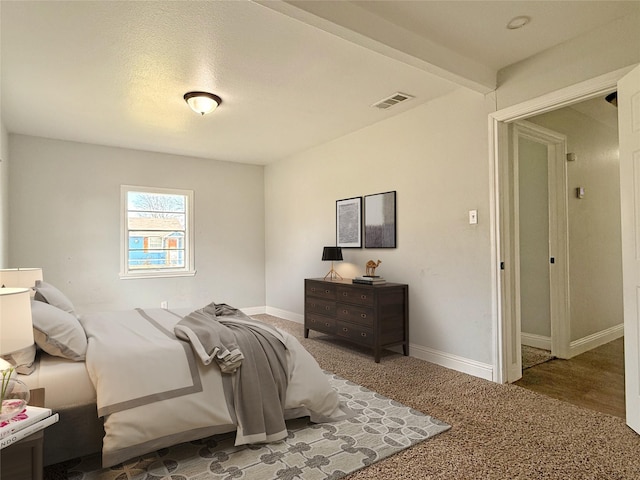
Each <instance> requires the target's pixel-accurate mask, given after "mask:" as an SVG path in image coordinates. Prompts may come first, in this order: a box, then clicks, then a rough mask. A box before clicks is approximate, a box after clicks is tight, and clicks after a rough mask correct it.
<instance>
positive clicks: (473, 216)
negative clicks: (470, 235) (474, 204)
mask: <svg viewBox="0 0 640 480" xmlns="http://www.w3.org/2000/svg"><path fill="white" fill-rule="evenodd" d="M477 223H478V210H469V225H476V224H477Z"/></svg>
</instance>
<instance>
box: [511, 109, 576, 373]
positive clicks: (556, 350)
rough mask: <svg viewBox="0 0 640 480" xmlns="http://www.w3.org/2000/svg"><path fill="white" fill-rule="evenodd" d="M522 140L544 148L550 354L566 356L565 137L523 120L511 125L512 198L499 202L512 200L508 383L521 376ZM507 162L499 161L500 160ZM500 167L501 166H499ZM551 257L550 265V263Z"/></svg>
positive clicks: (566, 202) (566, 214)
mask: <svg viewBox="0 0 640 480" xmlns="http://www.w3.org/2000/svg"><path fill="white" fill-rule="evenodd" d="M521 137H522V138H526V139H528V140H530V141H533V142H536V143H540V144H542V145H544V146H545V147H546V149H547V186H548V209H549V212H548V213H549V236H548V258H549V260H548V262H549V263H548V266H549V300H550V312H549V316H550V322H551V354H552V355H554V356H556V357H559V358H569V356H570V355H569V353H570V343H571V338H570V334H571V331H570V322H569V319H570V310H569V206H568V190H567V137H566V135H563V134H561V133H558V132H554V131H553V130H549V129H547V128H543V127H541V126H539V125H536V124H534V123H530V122H527V121H523V120H518V121H515V122H513V136H512V140H513V172H512V175H511V178H510V181H511V182H513V186H512V187H511V186H510V187H509V190H510V191H511V190H513V198H511V196H510V195H507V196H505V195H503V196H502V197H501V198H502V201H503V202H505V201H506V202H508V201H513V203H514V207H513V208H512V209H509V210H510V211H512V212H513V221H512V222H510V225H511V227H512V231H508V230H503V231H502V235H503V238H506V237H507V236H510V235H513V238H514V240H513V245H514V249H513V251H512V252H510V257H503V260H502V261H504V262H505V264H508V265H513V268H514V269H515V282H514V284H513V286H512V291H513V295H514V296H513V298H514V301H515V303H516V309H515V314H516V318H515V319H512V321H513V322H514V327H513V328H514V340H515V343H516V345H515V346H516V348H514V349H513V351H514V352H515V353H516V358H514V359H512V361H511V362H510V363H513V364H515V363H517V364H519V365H520V366H519V367H517V368H515V371H514V372H513V374H510V375H509V378H508V380H507V381H509V382H512V381H515V380H517V379H519V378H520V377H521V376H522V365H521V360H522V358H521V352H520V347H519V344H520V343H521V342H520V338H521V333H522V329H521V323H522V321H521V315H520V301H521V293H520V268H519V267H520V235H519V228H518V226H519V225H520V208H519V206H518V204H519V194H518V192H519V180H518V179H519V174H518V172H519V162H520V158H519V153H518V138H521ZM504 160H508V159H504V158H501V159H500V161H504ZM501 168H503V167H501ZM551 258H553V259H554V262H553V263H552V262H551V260H550V259H551Z"/></svg>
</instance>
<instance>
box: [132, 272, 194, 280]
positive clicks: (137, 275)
mask: <svg viewBox="0 0 640 480" xmlns="http://www.w3.org/2000/svg"><path fill="white" fill-rule="evenodd" d="M195 274H196V271H195V270H188V271H181V272H158V271H153V272H146V273H143V272H136V273H121V274H120V280H139V279H141V278H174V277H193V276H195Z"/></svg>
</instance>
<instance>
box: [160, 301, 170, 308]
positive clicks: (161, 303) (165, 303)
mask: <svg viewBox="0 0 640 480" xmlns="http://www.w3.org/2000/svg"><path fill="white" fill-rule="evenodd" d="M160 308H164V309H165V310H166V309H167V308H169V302H167V301H166V300H165V301H164V302H160Z"/></svg>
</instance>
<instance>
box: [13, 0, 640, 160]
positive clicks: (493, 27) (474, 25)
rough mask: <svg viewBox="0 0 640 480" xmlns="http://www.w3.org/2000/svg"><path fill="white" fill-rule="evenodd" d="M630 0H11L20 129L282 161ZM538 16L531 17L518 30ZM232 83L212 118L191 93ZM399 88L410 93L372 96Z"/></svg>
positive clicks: (477, 80) (491, 76) (626, 7)
mask: <svg viewBox="0 0 640 480" xmlns="http://www.w3.org/2000/svg"><path fill="white" fill-rule="evenodd" d="M638 12H640V2H638V1H633V2H619V1H573V2H570V1H567V2H565V1H539V2H530V1H497V2H493V1H483V0H477V1H346V0H345V1H302V2H298V1H290V2H280V1H273V0H265V1H199V2H196V1H186V2H165V1H150V2H135V1H124V2H120V1H96V2H83V1H62V2H60V1H42V2H36V1H6V0H4V1H2V2H0V15H1V17H0V21H1V24H0V25H1V37H0V40H1V42H2V43H1V49H0V54H1V62H2V63H1V67H2V71H1V77H0V78H1V88H2V90H1V101H2V104H1V111H2V121H3V123H4V125H5V127H6V128H7V130H8V131H9V132H10V133H19V134H25V135H35V136H42V137H48V138H57V139H64V140H71V141H78V142H87V143H93V144H100V145H108V146H117V147H125V148H133V149H141V150H149V151H158V152H166V153H172V154H179V155H189V156H196V157H202V158H207V159H217V160H224V161H232V162H243V163H252V164H269V163H271V162H273V161H276V160H279V159H282V158H286V157H287V156H290V155H292V154H295V153H297V152H300V151H303V150H305V149H308V148H310V147H313V146H315V145H318V144H321V143H324V142H327V141H330V140H332V139H335V138H337V137H340V136H343V135H346V134H349V133H351V132H354V131H356V130H358V129H361V128H363V127H365V126H367V125H370V124H373V123H375V122H378V121H381V120H383V119H386V118H389V117H390V116H393V115H397V114H398V113H401V112H403V111H406V110H408V109H411V108H414V107H415V106H417V105H420V104H422V103H424V102H428V101H430V100H433V99H435V98H437V97H439V96H442V95H445V94H447V93H449V92H451V91H453V90H454V89H456V88H459V87H460V86H466V87H468V88H472V89H474V90H476V91H478V92H480V93H487V92H489V91H491V90H493V89H494V88H495V82H496V77H497V72H498V70H500V69H501V68H504V67H506V66H508V65H510V64H513V63H515V62H518V61H520V60H523V59H525V58H527V57H529V56H531V55H534V54H536V53H538V52H541V51H543V50H545V49H548V48H550V47H553V46H554V45H557V44H560V43H562V42H565V41H567V40H568V39H570V38H573V37H575V36H577V35H580V34H583V33H585V32H588V31H590V30H593V29H595V28H598V27H599V26H602V25H604V24H606V23H609V22H611V21H613V20H615V19H616V18H619V17H622V16H625V15H629V14H637V13H638ZM518 15H528V16H530V17H531V23H530V24H529V25H527V26H526V27H524V28H522V29H520V30H508V29H507V28H506V24H507V22H508V21H509V20H510V19H511V18H513V17H515V16H518ZM191 90H206V91H210V92H213V93H215V94H217V95H219V96H220V97H222V100H223V102H222V105H221V106H220V107H219V108H218V109H217V110H216V111H215V112H214V113H212V114H210V115H205V116H199V115H197V114H195V113H194V112H192V111H191V110H190V109H189V108H188V106H187V104H186V103H185V102H184V100H183V95H184V93H186V92H188V91H191ZM395 92H403V93H407V94H410V95H412V96H413V97H415V98H413V99H411V100H408V101H406V102H403V103H401V104H399V105H397V106H395V107H392V108H390V109H388V110H380V109H377V108H372V106H371V105H372V104H374V103H375V102H377V101H379V100H381V99H383V98H385V97H388V96H390V95H392V94H394V93H395Z"/></svg>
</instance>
